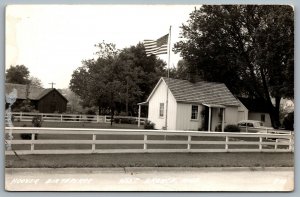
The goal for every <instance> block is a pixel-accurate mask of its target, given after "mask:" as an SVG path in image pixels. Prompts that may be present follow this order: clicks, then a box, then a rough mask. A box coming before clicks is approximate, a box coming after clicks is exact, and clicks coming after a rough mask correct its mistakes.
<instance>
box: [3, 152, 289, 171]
mask: <svg viewBox="0 0 300 197" xmlns="http://www.w3.org/2000/svg"><path fill="white" fill-rule="evenodd" d="M20 158H21V160H20V159H19V158H17V157H16V156H15V155H10V156H6V161H5V166H6V167H7V168H66V167H74V168H77V167H292V166H294V154H293V153H143V154H141V153H133V154H129V153H126V154H124V153H123V154H74V155H72V154H70V155H21V156H20Z"/></svg>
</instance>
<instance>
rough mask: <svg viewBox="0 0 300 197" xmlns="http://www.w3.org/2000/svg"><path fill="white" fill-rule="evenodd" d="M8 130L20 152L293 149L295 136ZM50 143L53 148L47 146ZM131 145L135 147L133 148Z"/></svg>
mask: <svg viewBox="0 0 300 197" xmlns="http://www.w3.org/2000/svg"><path fill="white" fill-rule="evenodd" d="M9 132H12V134H13V136H14V139H12V140H6V143H8V144H11V145H12V148H13V150H14V151H15V152H16V153H17V154H91V153H171V152H181V153H182V152H184V153H189V152H193V153H194V152H293V151H294V136H293V133H291V132H289V133H282V134H265V133H233V132H232V133H230V132H203V131H189V132H187V131H165V130H130V129H74V128H36V127H34V128H29V127H6V128H5V133H6V134H8V133H9ZM25 133H26V134H29V135H31V139H29V140H24V139H21V138H20V134H25ZM75 136H77V138H75ZM78 136H79V137H78ZM36 138H37V139H36ZM49 145H51V146H52V148H49V147H47V146H49ZM66 145H69V147H68V148H67V147H62V146H66ZM26 146H27V147H26ZM82 146H85V147H82ZM99 146H101V147H99ZM132 146H135V147H134V148H132ZM5 154H6V155H12V154H14V152H13V151H12V150H6V151H5Z"/></svg>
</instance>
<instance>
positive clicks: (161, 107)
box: [158, 103, 165, 118]
mask: <svg viewBox="0 0 300 197" xmlns="http://www.w3.org/2000/svg"><path fill="white" fill-rule="evenodd" d="M158 113H159V117H160V118H163V117H164V114H165V103H159V112H158Z"/></svg>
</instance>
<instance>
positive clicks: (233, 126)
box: [224, 124, 240, 132]
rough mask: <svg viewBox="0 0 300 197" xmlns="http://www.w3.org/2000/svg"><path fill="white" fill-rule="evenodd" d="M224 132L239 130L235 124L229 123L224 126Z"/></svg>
mask: <svg viewBox="0 0 300 197" xmlns="http://www.w3.org/2000/svg"><path fill="white" fill-rule="evenodd" d="M224 131H225V132H240V128H239V127H238V126H237V125H233V124H229V125H226V126H225V128H224Z"/></svg>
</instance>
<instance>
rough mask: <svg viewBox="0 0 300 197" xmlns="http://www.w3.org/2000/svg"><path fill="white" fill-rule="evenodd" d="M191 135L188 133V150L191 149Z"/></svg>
mask: <svg viewBox="0 0 300 197" xmlns="http://www.w3.org/2000/svg"><path fill="white" fill-rule="evenodd" d="M191 139H192V137H191V135H188V144H187V149H188V150H190V149H191Z"/></svg>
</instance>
